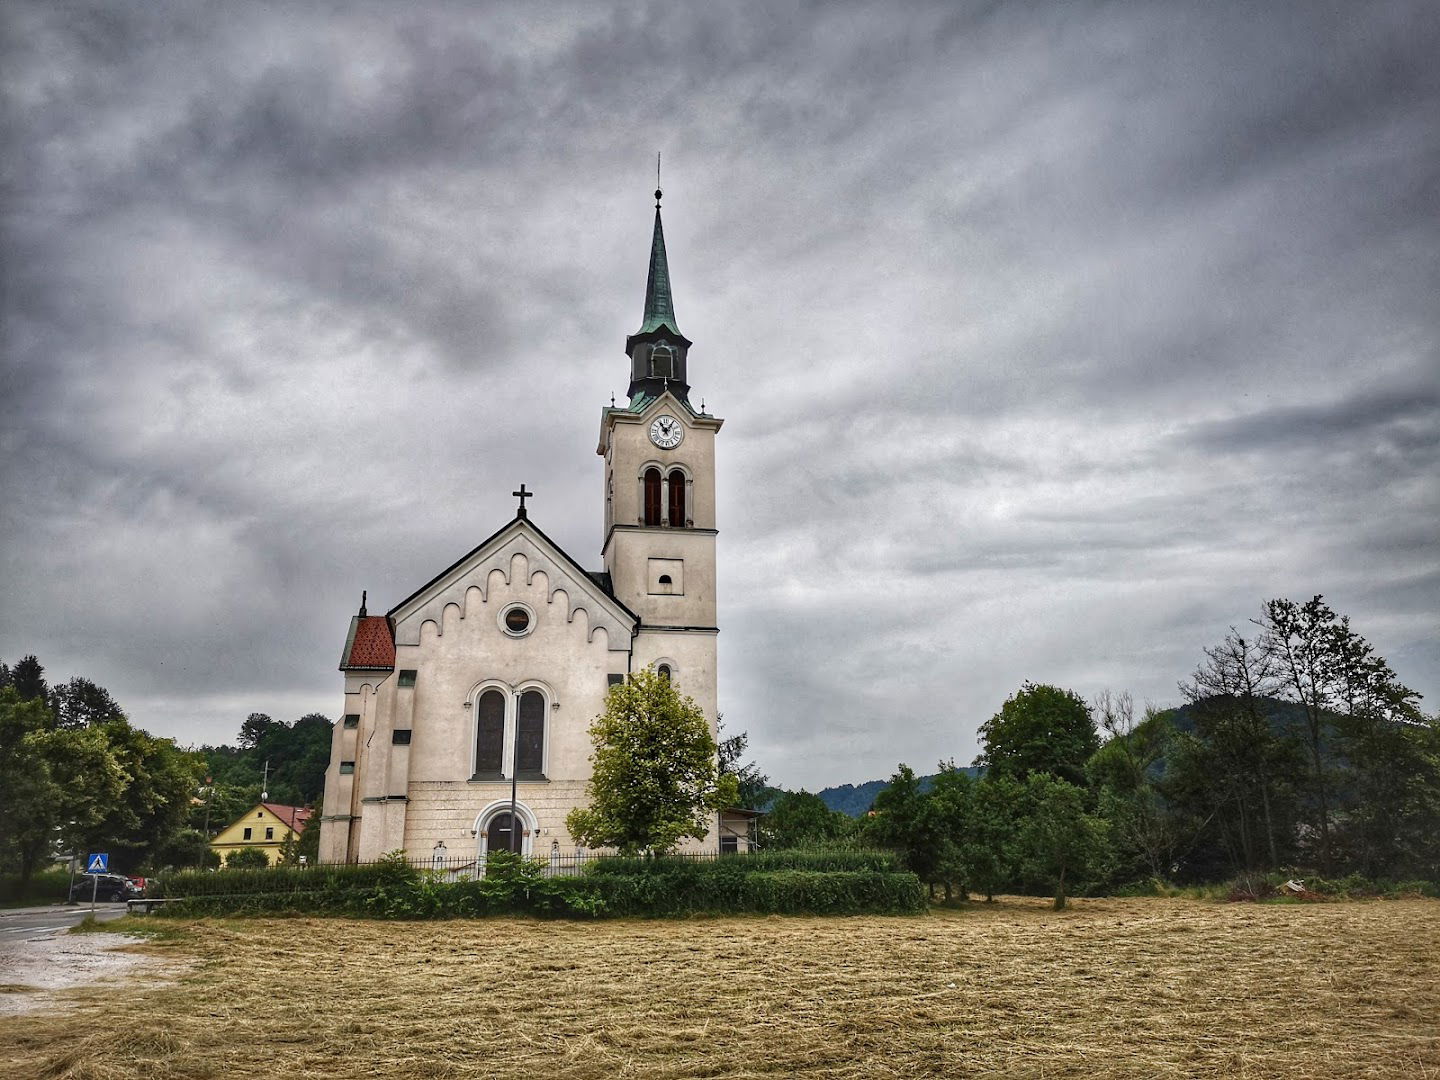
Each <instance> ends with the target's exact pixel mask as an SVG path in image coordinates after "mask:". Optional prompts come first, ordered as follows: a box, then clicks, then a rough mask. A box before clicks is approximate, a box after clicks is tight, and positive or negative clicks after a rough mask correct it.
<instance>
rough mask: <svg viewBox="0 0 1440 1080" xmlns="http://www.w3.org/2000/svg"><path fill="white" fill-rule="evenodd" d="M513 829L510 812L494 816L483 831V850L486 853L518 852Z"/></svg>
mask: <svg viewBox="0 0 1440 1080" xmlns="http://www.w3.org/2000/svg"><path fill="white" fill-rule="evenodd" d="M516 840H517V837H516V835H515V829H514V826H513V824H512V823H511V820H510V811H508V810H506V811H505V812H504V813H501V814H496V815H495V816H494V817H492V818H491V819H490V824H489V825H488V826H487V827H486V829H485V850H486V851H487V852H488V851H518V850H519V845H518V844H517V843H516Z"/></svg>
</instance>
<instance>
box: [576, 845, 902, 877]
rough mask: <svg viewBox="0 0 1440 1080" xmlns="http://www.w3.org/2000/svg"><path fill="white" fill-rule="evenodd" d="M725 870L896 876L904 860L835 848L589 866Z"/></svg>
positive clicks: (590, 869) (609, 870)
mask: <svg viewBox="0 0 1440 1080" xmlns="http://www.w3.org/2000/svg"><path fill="white" fill-rule="evenodd" d="M685 866H699V867H724V868H726V870H725V871H715V872H717V873H723V872H727V871H733V872H740V873H759V872H762V871H772V870H845V871H862V870H870V871H876V872H879V873H894V872H896V871H898V870H902V869H903V867H902V866H901V865H900V860H899V859H898V858H897V857H896V855H895V854H894V852H890V851H860V850H853V849H833V848H787V849H784V850H779V851H756V852H751V853H750V854H748V855H739V854H736V855H721V856H720V857H719V858H717V859H696V858H690V857H687V856H684V855H656V856H652V857H649V858H643V857H635V858H622V857H618V856H617V857H613V858H601V859H596V860H594V861H593V862H590V863H587V864H586V866H585V873H586V874H590V875H597V874H598V875H605V874H648V873H657V872H668V871H669V870H670V869H672V868H675V867H685Z"/></svg>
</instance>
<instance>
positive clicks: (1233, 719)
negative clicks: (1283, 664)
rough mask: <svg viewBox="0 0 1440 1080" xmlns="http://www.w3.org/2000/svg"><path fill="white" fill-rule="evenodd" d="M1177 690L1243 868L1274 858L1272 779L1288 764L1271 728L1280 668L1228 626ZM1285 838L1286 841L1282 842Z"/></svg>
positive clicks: (1275, 793)
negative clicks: (1186, 703)
mask: <svg viewBox="0 0 1440 1080" xmlns="http://www.w3.org/2000/svg"><path fill="white" fill-rule="evenodd" d="M1204 651H1205V661H1204V663H1202V664H1201V665H1200V666H1199V667H1197V668H1196V669H1195V673H1194V674H1193V675H1192V676H1191V679H1190V681H1189V682H1188V683H1181V684H1180V692H1181V693H1182V694H1183V695H1185V698H1186V700H1188V701H1189V702H1190V703H1191V705H1192V712H1193V715H1194V717H1195V726H1196V732H1197V734H1198V735H1199V737H1200V738H1201V739H1203V740H1205V741H1206V743H1207V746H1206V750H1207V751H1208V753H1207V755H1206V756H1209V757H1211V758H1213V765H1212V767H1213V769H1214V775H1213V778H1212V782H1213V783H1214V784H1216V785H1217V786H1218V787H1219V788H1220V789H1222V792H1223V796H1224V797H1223V798H1222V799H1221V800H1220V802H1219V803H1218V804H1217V807H1216V809H1217V812H1218V814H1219V820H1220V822H1221V826H1222V828H1225V829H1227V830H1228V831H1229V832H1230V833H1231V834H1232V837H1233V839H1232V841H1231V844H1230V846H1231V848H1232V850H1234V851H1235V852H1236V855H1237V858H1236V859H1235V861H1236V863H1237V865H1238V866H1239V867H1240V868H1241V869H1244V870H1255V869H1260V868H1269V869H1273V868H1275V867H1277V866H1279V865H1280V862H1281V858H1280V849H1281V846H1282V839H1281V836H1282V833H1289V832H1290V831H1291V830H1289V829H1288V828H1284V829H1282V822H1281V819H1280V814H1279V807H1278V806H1277V805H1276V804H1277V802H1278V801H1279V799H1280V792H1279V790H1278V789H1277V785H1280V784H1281V783H1282V781H1283V778H1285V777H1286V776H1288V775H1289V774H1291V773H1292V772H1293V770H1294V765H1293V757H1294V754H1293V752H1292V747H1291V745H1289V744H1288V743H1287V741H1286V740H1283V739H1281V738H1280V737H1279V736H1277V734H1276V733H1275V729H1274V726H1273V725H1272V723H1271V720H1270V715H1271V708H1270V705H1271V702H1270V700H1269V699H1270V698H1271V697H1272V696H1273V695H1274V694H1275V693H1276V692H1277V691H1278V689H1279V687H1280V668H1279V665H1278V663H1277V662H1276V658H1275V656H1274V654H1273V652H1271V651H1270V650H1269V649H1267V648H1264V647H1263V646H1262V645H1261V644H1260V643H1258V642H1256V641H1254V640H1247V639H1246V638H1244V637H1242V636H1241V635H1240V634H1239V633H1238V632H1237V631H1236V629H1235V628H1234V627H1233V626H1232V627H1231V628H1230V633H1229V634H1227V635H1226V637H1225V640H1224V641H1222V642H1221V643H1220V644H1219V645H1216V646H1213V647H1211V648H1207V649H1205V650H1204ZM1284 846H1286V847H1288V843H1287V844H1285V845H1284Z"/></svg>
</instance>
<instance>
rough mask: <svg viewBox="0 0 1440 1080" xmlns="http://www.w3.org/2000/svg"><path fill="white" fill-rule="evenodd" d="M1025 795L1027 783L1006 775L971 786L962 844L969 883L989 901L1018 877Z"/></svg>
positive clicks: (989, 777) (978, 781)
mask: <svg viewBox="0 0 1440 1080" xmlns="http://www.w3.org/2000/svg"><path fill="white" fill-rule="evenodd" d="M1024 796H1025V786H1024V785H1023V784H1021V783H1020V781H1018V780H1012V779H1011V778H1009V777H1007V776H982V777H981V778H980V779H979V780H977V781H975V783H974V784H973V786H972V787H971V789H970V816H969V819H968V822H967V831H966V833H965V835H964V836H962V837H960V839H959V843H960V844H961V845H962V848H963V851H962V856H961V857H962V858H963V859H964V864H965V880H966V883H967V885H968V886H969V888H971V889H974V890H975V891H976V892H981V893H984V894H985V899H986V901H993V900H994V899H995V894H996V892H998V891H999V890H1000V889H1002V888H1004V887H1005V886H1006V885H1008V884H1009V883H1010V882H1011V881H1012V880H1013V879H1014V878H1015V874H1016V870H1017V865H1016V860H1017V852H1016V843H1017V836H1018V834H1019V829H1020V820H1021V816H1022V815H1021V811H1022V807H1023V803H1024Z"/></svg>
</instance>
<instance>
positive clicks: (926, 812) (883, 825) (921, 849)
mask: <svg viewBox="0 0 1440 1080" xmlns="http://www.w3.org/2000/svg"><path fill="white" fill-rule="evenodd" d="M861 831H862V835H863V836H864V837H865V839H867V840H868V841H870V842H871V843H873V844H876V845H878V846H879V847H884V848H889V849H890V850H892V851H894V852H895V853H896V854H898V855H899V856H900V859H901V861H902V862H904V864H905V867H906V869H908V870H910V871H911V872H913V873H914V874H915V875H916V876H917V877H918V878H919V879H920V880H921V881H923V882H925V883H926V885H929V886H934V885H935V884H936V883H937V882H939V881H940V880H941V878H940V867H941V862H942V859H943V857H944V853H943V852H942V850H941V836H940V833H939V829H938V823H937V822H936V820H935V816H934V814H933V813H932V812H931V809H930V806H929V802H928V799H927V797H926V794H925V792H923V791H922V790H921V788H920V781H919V780H918V779H917V778H916V776H915V770H914V769H912V768H910V766H909V765H903V764H902V765H901V766H900V768H899V769H898V770H897V771H896V772H895V775H894V776H892V777H890V783H889V785H888V786H887V787H886V788H885V790H883V791H881V792H880V793H879V794H878V795H876V796H875V805H874V808H873V809H872V810H871V812H870V813H869V814H868V815H867V816H866V817H865V819H864V821H863V822H862V824H861Z"/></svg>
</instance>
